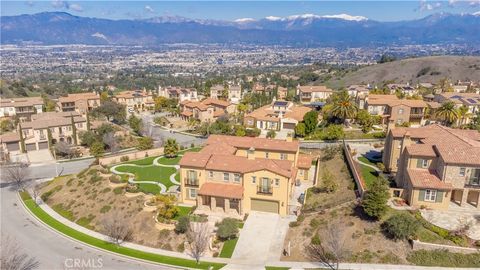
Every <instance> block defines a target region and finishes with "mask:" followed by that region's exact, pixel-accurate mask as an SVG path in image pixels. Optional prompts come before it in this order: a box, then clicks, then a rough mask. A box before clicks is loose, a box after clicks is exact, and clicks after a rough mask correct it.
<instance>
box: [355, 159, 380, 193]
mask: <svg viewBox="0 0 480 270" xmlns="http://www.w3.org/2000/svg"><path fill="white" fill-rule="evenodd" d="M359 165H360V170H361V172H362V176H363V180H365V184H366V185H367V189H368V187H370V185H371V184H372V183H373V182H374V181H375V180H377V172H376V171H375V170H374V169H372V168H370V167H368V166H365V165H363V164H359Z"/></svg>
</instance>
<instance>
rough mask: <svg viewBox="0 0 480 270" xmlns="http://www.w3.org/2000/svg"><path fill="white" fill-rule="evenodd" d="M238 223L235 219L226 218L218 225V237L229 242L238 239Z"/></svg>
mask: <svg viewBox="0 0 480 270" xmlns="http://www.w3.org/2000/svg"><path fill="white" fill-rule="evenodd" d="M237 234H238V221H237V220H236V219H233V218H224V219H223V220H222V221H221V222H220V223H218V229H217V236H218V238H220V239H222V240H228V239H232V238H235V237H237Z"/></svg>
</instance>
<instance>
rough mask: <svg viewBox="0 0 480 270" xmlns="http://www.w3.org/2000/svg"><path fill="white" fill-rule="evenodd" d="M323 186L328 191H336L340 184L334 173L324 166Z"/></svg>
mask: <svg viewBox="0 0 480 270" xmlns="http://www.w3.org/2000/svg"><path fill="white" fill-rule="evenodd" d="M322 188H323V189H324V190H325V191H326V192H327V193H331V192H335V191H337V189H338V184H337V182H335V179H334V176H333V174H332V173H331V172H330V171H329V170H328V169H327V168H326V167H324V168H323V173H322Z"/></svg>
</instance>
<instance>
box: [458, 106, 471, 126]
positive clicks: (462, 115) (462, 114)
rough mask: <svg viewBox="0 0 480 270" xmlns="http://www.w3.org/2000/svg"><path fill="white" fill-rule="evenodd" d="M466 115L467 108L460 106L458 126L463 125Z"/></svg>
mask: <svg viewBox="0 0 480 270" xmlns="http://www.w3.org/2000/svg"><path fill="white" fill-rule="evenodd" d="M467 115H469V113H468V107H467V106H465V105H462V106H460V108H458V117H459V118H460V124H463V122H464V121H465V118H467Z"/></svg>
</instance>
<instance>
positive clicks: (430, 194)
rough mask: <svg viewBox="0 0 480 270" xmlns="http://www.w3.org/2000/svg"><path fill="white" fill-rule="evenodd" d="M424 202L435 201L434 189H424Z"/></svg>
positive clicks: (435, 192) (435, 193)
mask: <svg viewBox="0 0 480 270" xmlns="http://www.w3.org/2000/svg"><path fill="white" fill-rule="evenodd" d="M423 199H424V201H426V202H435V201H437V191H436V190H435V189H426V190H425V196H424V198H423Z"/></svg>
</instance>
